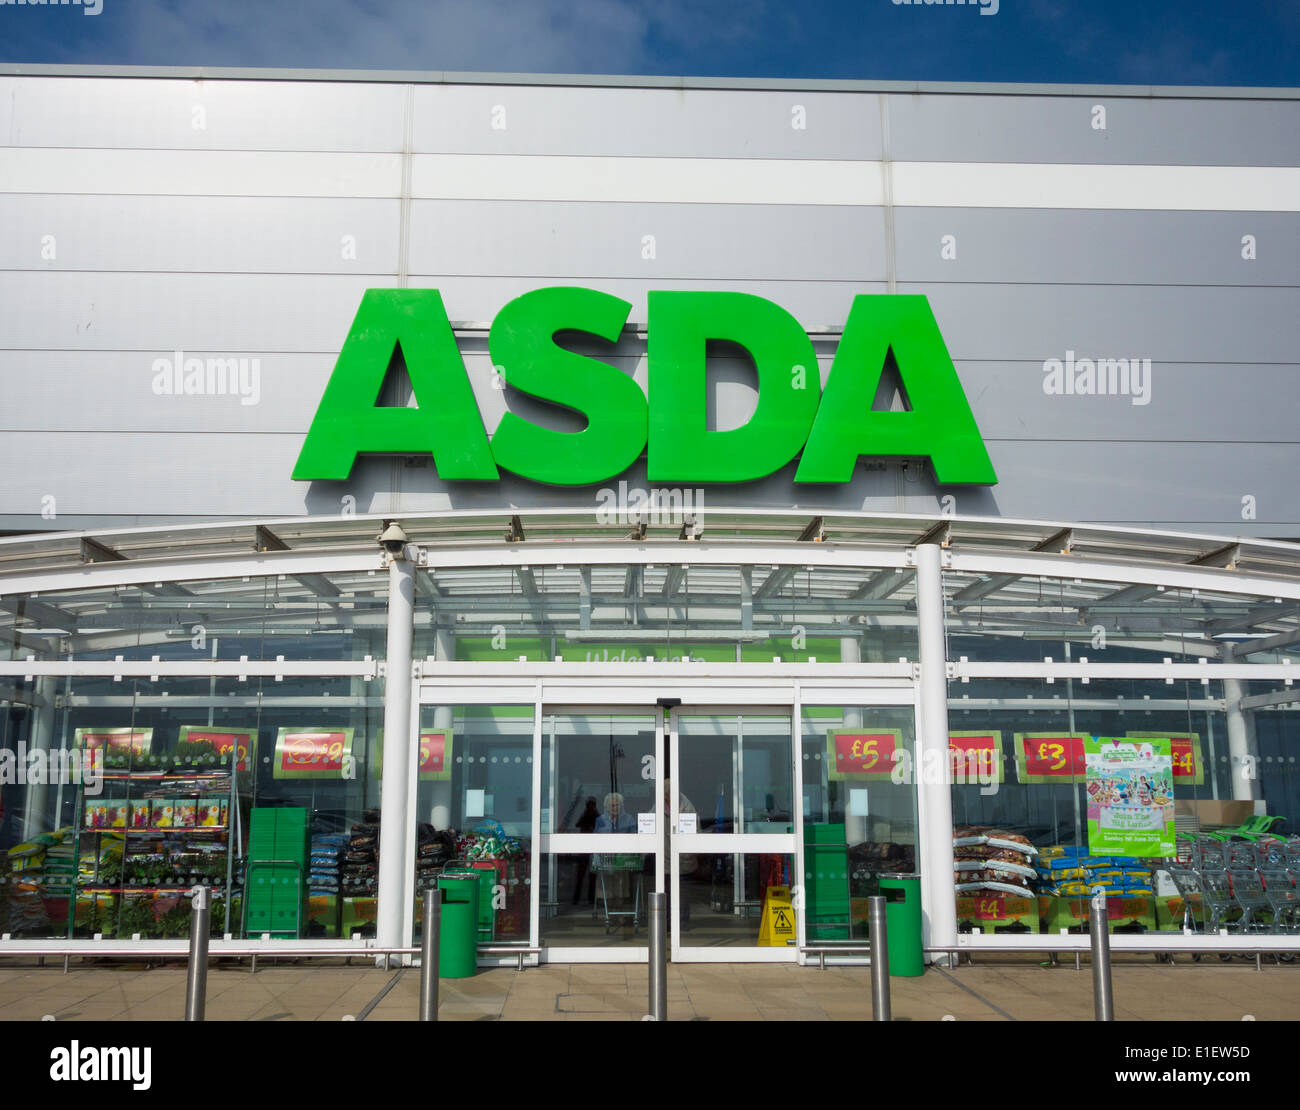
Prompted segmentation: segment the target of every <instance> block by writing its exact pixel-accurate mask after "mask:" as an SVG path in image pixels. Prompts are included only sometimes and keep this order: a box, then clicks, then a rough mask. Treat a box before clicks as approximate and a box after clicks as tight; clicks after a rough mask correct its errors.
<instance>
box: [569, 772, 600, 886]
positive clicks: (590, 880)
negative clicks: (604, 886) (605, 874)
mask: <svg viewBox="0 0 1300 1110" xmlns="http://www.w3.org/2000/svg"><path fill="white" fill-rule="evenodd" d="M599 820H600V808H599V807H598V806H597V805H596V799H595V797H589V798H588V799H587V808H586V809H584V810H583V811H582V815H581V816H580V817H579V818H578V820H577V821H575V822H574V825H575V827H576V828H577V830H578V832H580V833H593V832H595V831H596V823H597V822H598V821H599ZM583 879H586V880H587V902H588V904H590V903H592V902H594V901H595V900H596V876H595V875H594V874H593V873H592V870H591V857H590V856H585V855H583V856H579V857H578V866H577V877H576V878H575V879H574V881H573V904H574V905H575V906H576V905H577V904H578V898H579V896H580V895H581V894H582V881H583Z"/></svg>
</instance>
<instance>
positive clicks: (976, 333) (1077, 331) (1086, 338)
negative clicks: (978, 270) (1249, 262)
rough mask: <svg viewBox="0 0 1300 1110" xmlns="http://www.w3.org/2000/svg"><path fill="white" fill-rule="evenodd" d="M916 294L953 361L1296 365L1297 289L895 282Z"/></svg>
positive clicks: (1299, 311)
mask: <svg viewBox="0 0 1300 1110" xmlns="http://www.w3.org/2000/svg"><path fill="white" fill-rule="evenodd" d="M898 292H900V293H924V294H926V295H927V296H928V297H929V298H930V305H931V307H932V308H933V310H934V314H935V317H936V319H937V320H938V322H939V329H940V330H941V331H942V332H943V336H944V339H945V340H946V342H947V344H948V351H949V353H950V354H951V355H952V357H953V358H955V359H965V360H974V361H984V360H988V359H991V358H993V359H1005V360H1011V361H1020V360H1026V361H1036V362H1038V363H1039V364H1040V365H1041V363H1042V361H1043V360H1044V359H1049V358H1062V359H1063V358H1065V354H1066V351H1070V350H1072V351H1074V352H1075V354H1076V356H1078V357H1081V358H1149V359H1152V360H1153V361H1155V362H1217V363H1234V362H1287V363H1289V362H1294V361H1295V321H1296V319H1297V318H1300V289H1285V288H1263V289H1255V288H1240V287H1224V286H1220V287H1210V286H1184V287H1181V288H1179V287H1169V286H1156V285H1148V286H1132V285H1129V286H1125V285H1115V286H1099V285H1070V286H1051V285H976V284H969V285H963V284H945V285H940V284H937V283H934V282H929V283H924V284H918V283H913V282H899V284H898Z"/></svg>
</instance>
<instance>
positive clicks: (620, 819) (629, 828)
mask: <svg viewBox="0 0 1300 1110" xmlns="http://www.w3.org/2000/svg"><path fill="white" fill-rule="evenodd" d="M596 832H598V833H624V832H636V818H635V817H633V816H632V815H631V814H630V813H628V812H627V809H626V808H625V807H624V804H623V795H622V794H617V793H613V794H606V795H605V812H604V813H602V814H601V815H600V816H599V817H598V818H596Z"/></svg>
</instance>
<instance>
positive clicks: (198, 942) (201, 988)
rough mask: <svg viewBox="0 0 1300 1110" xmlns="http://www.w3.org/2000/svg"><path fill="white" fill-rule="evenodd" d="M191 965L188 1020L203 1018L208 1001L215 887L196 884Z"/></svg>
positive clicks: (187, 1001)
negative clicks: (209, 941)
mask: <svg viewBox="0 0 1300 1110" xmlns="http://www.w3.org/2000/svg"><path fill="white" fill-rule="evenodd" d="M190 904H191V905H192V906H193V907H194V908H193V910H192V911H191V912H190V966H189V971H188V973H187V975H186V977H185V1020H186V1021H202V1020H203V1011H204V1009H205V1008H206V1006H207V1001H208V931H209V929H210V928H211V918H212V891H211V890H210V889H209V888H208V887H206V886H196V887H195V888H194V897H193V898H192V899H191V900H190Z"/></svg>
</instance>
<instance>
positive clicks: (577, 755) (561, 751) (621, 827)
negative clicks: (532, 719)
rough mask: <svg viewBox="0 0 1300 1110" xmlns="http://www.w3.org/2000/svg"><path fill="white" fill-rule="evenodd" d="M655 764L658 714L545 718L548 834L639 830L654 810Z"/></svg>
mask: <svg viewBox="0 0 1300 1110" xmlns="http://www.w3.org/2000/svg"><path fill="white" fill-rule="evenodd" d="M654 760H655V718H654V717H653V716H650V715H641V716H621V715H614V714H581V715H579V714H547V715H545V716H544V717H543V718H542V830H543V832H554V833H579V832H596V833H616V832H618V833H623V832H633V833H634V832H636V831H637V815H638V814H640V813H651V812H653V811H654V779H655V768H654ZM593 810H594V811H595V813H594V816H593Z"/></svg>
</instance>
